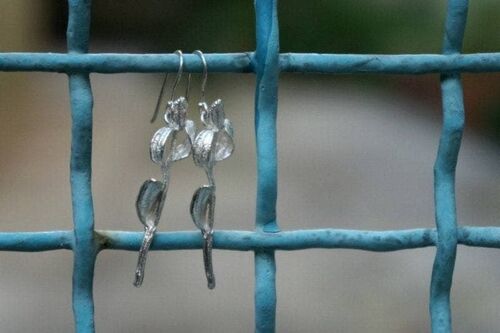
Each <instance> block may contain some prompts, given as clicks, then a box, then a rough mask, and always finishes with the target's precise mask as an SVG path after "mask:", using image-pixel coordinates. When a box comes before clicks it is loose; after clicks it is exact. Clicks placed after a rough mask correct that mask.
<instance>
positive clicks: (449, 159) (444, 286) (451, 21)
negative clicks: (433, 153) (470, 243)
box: [429, 0, 468, 333]
mask: <svg viewBox="0 0 500 333" xmlns="http://www.w3.org/2000/svg"><path fill="white" fill-rule="evenodd" d="M467 6H468V1H467V0H448V12H447V13H448V14H447V17H446V24H445V33H444V43H443V44H444V46H443V53H444V54H457V53H460V51H461V49H462V42H463V37H464V31H465V24H466V19H467ZM441 91H442V104H443V127H442V130H441V138H440V140H439V148H438V154H437V158H436V163H435V164H434V196H435V215H436V226H437V232H438V237H437V244H436V245H437V249H436V257H435V259H434V265H433V268H432V278H431V291H430V304H429V309H430V313H431V326H432V332H433V333H451V332H452V324H451V306H450V292H451V285H452V280H453V270H454V267H455V257H456V252H457V244H458V228H457V213H456V200H455V170H456V166H457V161H458V153H459V151H460V144H461V140H462V133H463V129H464V122H465V112H464V103H463V92H462V84H461V81H460V75H459V74H458V73H457V74H443V75H442V76H441Z"/></svg>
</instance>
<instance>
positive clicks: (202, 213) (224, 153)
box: [190, 50, 234, 289]
mask: <svg viewBox="0 0 500 333" xmlns="http://www.w3.org/2000/svg"><path fill="white" fill-rule="evenodd" d="M194 53H195V54H196V55H198V56H199V57H200V59H201V61H202V63H203V79H202V84H201V99H200V102H199V103H198V108H199V110H200V116H201V122H202V123H203V125H204V129H203V130H201V131H200V132H199V133H198V134H197V135H196V137H195V139H194V141H193V146H192V149H193V159H194V163H195V164H196V165H197V166H199V167H201V168H202V169H203V170H205V173H206V175H207V178H208V185H203V186H201V187H200V188H198V189H197V190H196V192H195V193H194V195H193V198H192V200H191V207H190V212H191V217H192V219H193V222H194V224H195V225H196V227H198V229H200V231H201V234H202V238H203V263H204V266H205V274H206V276H207V283H208V288H209V289H213V288H215V276H214V273H213V265H212V243H213V226H214V211H215V179H214V166H215V164H216V162H219V161H222V160H225V159H226V158H228V157H229V156H231V154H232V153H233V150H234V143H233V127H232V124H231V122H230V121H229V119H227V118H226V117H225V115H224V108H223V104H222V101H221V100H220V99H218V100H216V101H215V102H213V103H212V104H211V105H210V106H208V104H207V103H206V101H205V86H206V83H207V77H208V68H207V62H206V60H205V56H204V55H203V53H202V52H201V51H199V50H197V51H194Z"/></svg>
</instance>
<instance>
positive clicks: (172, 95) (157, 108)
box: [150, 50, 191, 123]
mask: <svg viewBox="0 0 500 333" xmlns="http://www.w3.org/2000/svg"><path fill="white" fill-rule="evenodd" d="M174 53H175V54H177V55H178V56H179V69H178V70H177V77H176V78H175V81H174V85H173V87H172V94H171V95H170V99H171V100H173V99H174V95H175V88H177V85H178V84H179V82H180V80H181V77H182V70H183V68H184V56H183V55H182V51H181V50H177V51H175V52H174ZM168 75H169V74H168V73H167V74H166V75H165V78H164V79H163V83H162V85H161V90H160V96H158V101H157V102H156V107H155V111H154V113H153V117H152V118H151V121H150V122H151V123H154V122H155V120H156V118H157V117H158V113H159V111H160V105H161V100H162V99H163V95H164V94H165V88H166V86H167V80H168ZM189 81H191V77H189V79H188V82H189ZM187 89H189V84H188V88H187Z"/></svg>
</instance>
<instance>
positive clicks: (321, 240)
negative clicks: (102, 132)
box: [0, 227, 500, 252]
mask: <svg viewBox="0 0 500 333" xmlns="http://www.w3.org/2000/svg"><path fill="white" fill-rule="evenodd" d="M457 235H458V236H457V238H458V239H457V240H458V244H462V245H466V246H473V247H485V248H497V249H498V248H500V227H458V229H457ZM143 236H144V233H143V232H140V231H114V230H98V231H96V242H97V243H98V248H99V250H108V249H109V250H126V251H137V250H139V247H140V246H141V242H142V238H143ZM73 237H74V233H73V231H39V232H0V251H20V252H38V251H50V250H60V249H68V250H69V249H72V248H73V243H74V241H73ZM436 240H437V231H436V229H407V230H385V231H373V230H347V229H311V230H294V231H282V232H276V233H268V232H256V231H238V230H216V231H215V233H214V248H216V249H220V250H233V251H264V250H284V251H294V250H306V249H352V250H363V251H375V252H388V251H399V250H407V249H416V248H422V247H428V246H435V245H436ZM201 244H202V243H201V236H200V233H199V232H197V231H173V232H159V233H157V234H156V236H155V240H154V241H153V244H152V246H151V250H155V251H175V250H198V249H201Z"/></svg>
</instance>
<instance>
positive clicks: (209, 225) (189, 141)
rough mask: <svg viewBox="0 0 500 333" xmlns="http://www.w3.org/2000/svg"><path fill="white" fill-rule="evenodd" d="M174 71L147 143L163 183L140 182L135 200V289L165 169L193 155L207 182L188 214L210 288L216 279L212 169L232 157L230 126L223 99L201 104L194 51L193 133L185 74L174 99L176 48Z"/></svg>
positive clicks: (160, 197) (162, 192) (155, 220)
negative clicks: (159, 122) (138, 234)
mask: <svg viewBox="0 0 500 333" xmlns="http://www.w3.org/2000/svg"><path fill="white" fill-rule="evenodd" d="M175 54H177V55H178V56H179V70H178V71H177V77H176V79H175V81H174V84H173V87H172V93H171V96H170V100H169V101H168V102H167V106H166V110H165V115H164V120H165V122H166V126H165V127H162V128H160V129H159V130H157V131H156V133H155V134H154V135H153V137H152V139H151V143H150V150H149V151H150V157H151V160H152V161H153V162H154V163H156V164H158V165H159V166H160V168H161V172H162V180H156V179H149V180H147V181H145V182H144V184H142V186H141V189H140V191H139V195H138V196H137V201H136V209H137V215H138V216H139V220H140V221H141V223H142V224H143V225H144V230H145V232H144V239H143V241H142V245H141V248H140V250H139V259H138V261H137V268H136V271H135V280H134V285H135V286H136V287H140V286H141V285H142V282H143V279H144V269H145V265H146V259H147V255H148V251H149V248H150V246H151V243H152V242H153V238H154V235H155V232H156V229H157V226H158V223H159V221H160V217H161V212H162V209H163V206H164V203H165V199H166V196H167V191H168V185H169V180H170V168H171V166H172V164H173V162H175V161H179V160H182V159H185V158H187V157H188V156H189V155H190V154H191V153H192V154H193V160H194V163H195V164H196V165H197V166H198V167H200V168H202V169H203V170H204V171H205V173H206V175H207V179H208V184H207V185H203V186H201V187H200V188H198V189H197V190H196V191H195V193H194V195H193V198H192V200H191V205H190V213H191V218H192V220H193V222H194V224H195V226H196V227H197V228H198V229H199V230H200V231H201V235H202V240H203V263H204V267H205V274H206V277H207V284H208V288H209V289H213V288H215V276H214V273H213V265H212V244H213V226H214V212H215V178H214V166H215V164H216V163H217V162H219V161H222V160H224V159H226V158H228V157H229V156H231V154H232V153H233V150H234V143H233V127H232V124H231V122H230V121H229V119H227V118H226V117H225V114H224V108H223V104H222V101H221V100H220V99H217V100H216V101H215V102H213V103H212V104H211V105H210V106H209V105H208V104H207V102H206V100H205V87H206V84H207V78H208V67H207V62H206V60H205V56H204V55H203V53H202V52H201V51H199V50H197V51H194V54H196V55H198V56H199V57H200V60H201V62H202V64H203V78H202V83H201V98H200V101H199V103H198V109H199V112H200V118H201V122H202V124H203V127H204V128H203V129H202V130H201V131H199V132H198V133H196V126H195V124H194V122H193V121H192V120H189V119H187V112H188V99H189V86H190V81H191V74H189V75H188V79H187V85H186V92H185V96H180V97H178V98H176V99H174V98H175V90H176V88H177V85H178V84H179V82H180V80H181V78H182V72H183V69H184V55H183V54H182V51H180V50H177V51H175ZM167 81H168V74H167V75H165V79H164V80H163V84H162V88H161V91H160V96H159V97H158V102H157V104H156V108H155V112H154V114H153V118H152V119H151V122H152V123H153V122H154V121H155V120H156V118H157V116H158V113H159V110H160V108H161V101H162V98H163V95H164V94H165V88H166V83H167Z"/></svg>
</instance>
